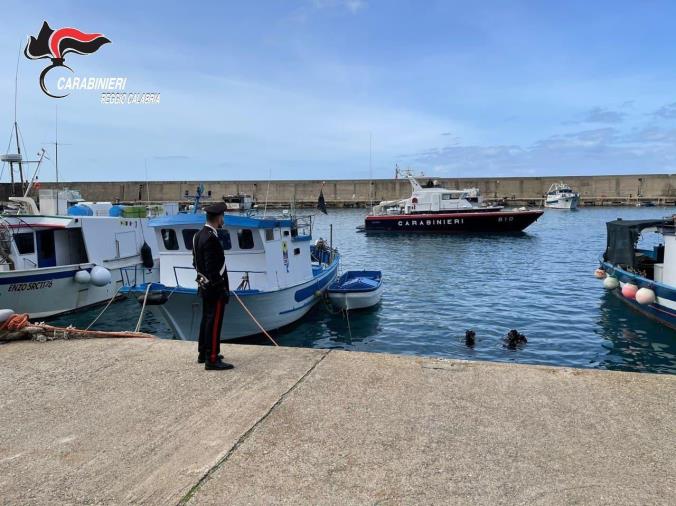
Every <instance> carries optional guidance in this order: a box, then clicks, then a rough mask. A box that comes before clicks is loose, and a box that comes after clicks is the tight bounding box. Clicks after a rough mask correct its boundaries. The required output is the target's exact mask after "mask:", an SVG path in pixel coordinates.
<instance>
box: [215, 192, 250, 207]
mask: <svg viewBox="0 0 676 506" xmlns="http://www.w3.org/2000/svg"><path fill="white" fill-rule="evenodd" d="M223 202H225V208H226V210H227V211H229V212H238V211H239V212H241V211H249V210H251V209H253V207H254V205H255V202H254V199H253V197H252V196H251V195H247V194H245V193H238V194H237V195H224V196H223Z"/></svg>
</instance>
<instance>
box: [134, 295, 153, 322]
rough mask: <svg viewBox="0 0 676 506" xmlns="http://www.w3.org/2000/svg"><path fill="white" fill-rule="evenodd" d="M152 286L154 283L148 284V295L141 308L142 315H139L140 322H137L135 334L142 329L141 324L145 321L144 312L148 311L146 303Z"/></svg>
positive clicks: (144, 297)
mask: <svg viewBox="0 0 676 506" xmlns="http://www.w3.org/2000/svg"><path fill="white" fill-rule="evenodd" d="M151 286H152V283H148V286H147V287H146V293H145V295H144V296H143V305H142V306H141V314H140V315H138V321H137V322H136V328H135V329H134V332H138V331H139V330H140V329H141V322H142V321H143V311H145V309H146V302H147V301H148V292H150V287H151Z"/></svg>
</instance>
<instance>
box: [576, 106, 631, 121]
mask: <svg viewBox="0 0 676 506" xmlns="http://www.w3.org/2000/svg"><path fill="white" fill-rule="evenodd" d="M625 116H626V114H625V113H623V112H618V111H611V110H609V109H604V108H602V107H594V108H593V109H590V110H589V111H587V113H586V115H585V117H584V119H583V120H582V121H581V122H580V123H611V124H612V123H621V122H622V121H623V120H624V118H625Z"/></svg>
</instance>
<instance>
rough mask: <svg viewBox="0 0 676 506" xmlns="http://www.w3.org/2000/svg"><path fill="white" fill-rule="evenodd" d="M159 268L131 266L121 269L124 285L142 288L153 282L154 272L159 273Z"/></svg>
mask: <svg viewBox="0 0 676 506" xmlns="http://www.w3.org/2000/svg"><path fill="white" fill-rule="evenodd" d="M158 271H159V267H152V268H150V269H148V268H146V267H142V266H140V265H130V266H128V267H121V268H120V273H121V275H122V284H123V285H124V286H140V285H144V284H146V283H148V282H150V281H152V279H153V276H151V274H152V273H153V272H158Z"/></svg>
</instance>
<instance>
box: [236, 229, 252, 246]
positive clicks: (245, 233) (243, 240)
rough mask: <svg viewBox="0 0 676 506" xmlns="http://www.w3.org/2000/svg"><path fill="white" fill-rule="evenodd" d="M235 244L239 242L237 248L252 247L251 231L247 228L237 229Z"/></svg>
mask: <svg viewBox="0 0 676 506" xmlns="http://www.w3.org/2000/svg"><path fill="white" fill-rule="evenodd" d="M237 244H239V249H253V247H254V238H253V232H252V231H251V230H249V229H248V228H243V229H240V230H238V231H237Z"/></svg>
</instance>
